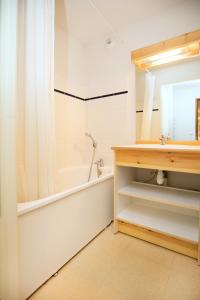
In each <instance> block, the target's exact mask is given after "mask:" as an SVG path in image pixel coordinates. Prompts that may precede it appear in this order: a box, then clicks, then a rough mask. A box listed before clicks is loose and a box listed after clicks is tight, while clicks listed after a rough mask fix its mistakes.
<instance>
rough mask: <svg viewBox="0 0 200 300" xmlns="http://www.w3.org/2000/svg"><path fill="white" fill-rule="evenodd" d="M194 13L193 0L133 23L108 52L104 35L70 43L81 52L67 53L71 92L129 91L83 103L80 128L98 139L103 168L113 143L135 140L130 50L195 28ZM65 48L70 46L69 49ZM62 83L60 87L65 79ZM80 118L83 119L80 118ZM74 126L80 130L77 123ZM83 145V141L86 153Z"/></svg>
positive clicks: (196, 8) (197, 5)
mask: <svg viewBox="0 0 200 300" xmlns="http://www.w3.org/2000/svg"><path fill="white" fill-rule="evenodd" d="M199 10H200V1H198V0H191V1H185V3H184V5H183V3H182V4H181V5H176V6H175V5H173V6H171V7H169V8H168V10H166V11H163V12H162V13H161V14H159V15H151V16H149V18H148V19H146V20H145V21H142V22H138V23H137V24H135V26H133V27H131V28H130V29H129V30H127V31H123V32H122V31H121V32H114V34H113V36H114V37H115V43H114V46H113V48H110V49H108V48H106V45H105V40H106V37H105V39H103V38H102V36H101V38H99V40H98V41H97V42H95V43H89V44H87V45H85V46H84V47H83V48H82V47H80V46H78V44H77V43H74V47H75V48H77V49H78V48H79V49H81V51H82V53H83V55H81V51H75V48H74V50H73V51H72V49H73V47H71V54H70V53H69V52H68V58H69V61H68V65H67V68H68V70H69V73H70V74H69V75H70V78H69V79H68V86H67V90H69V91H71V92H73V93H75V90H76V91H79V87H80V92H82V91H83V92H84V93H85V96H86V97H93V96H98V95H102V94H107V93H114V92H118V91H123V90H128V91H129V94H128V95H120V96H115V97H109V98H103V99H98V100H92V101H88V102H86V103H84V109H85V126H86V127H85V129H86V131H88V132H91V133H92V134H93V135H94V137H95V138H96V139H97V142H98V153H97V156H98V157H102V158H103V159H104V160H105V162H106V164H111V163H112V159H113V156H112V151H111V150H110V147H111V146H112V145H115V144H127V143H133V142H134V140H135V124H136V116H135V108H134V104H135V95H134V94H135V88H134V85H135V80H134V79H132V84H131V86H130V76H129V75H130V52H131V51H132V50H134V49H137V48H140V47H144V46H147V45H150V44H153V43H157V42H159V41H162V40H165V39H168V38H172V37H174V36H177V35H180V34H183V33H185V32H190V31H193V30H195V29H197V28H199V13H198V12H199ZM59 22H60V20H59ZM77 22H78V21H77ZM102 22H103V19H102ZM79 25H80V24H79ZM104 25H105V24H104ZM111 37H112V34H111ZM69 49H70V47H68V51H69ZM73 57H74V58H73ZM76 57H82V61H84V64H82V63H81V59H80V60H79V62H80V63H78V64H76ZM70 64H71V67H70ZM74 66H75V67H74ZM81 68H83V69H84V74H82V75H80V73H79V72H78V70H79V71H80V69H81ZM75 70H76V71H75ZM76 78H77V79H78V80H76ZM84 79H85V81H84ZM61 81H62V80H61V79H60V82H61ZM63 82H64V83H63V84H64V86H65V80H64V81H63ZM59 84H60V83H59ZM59 84H58V85H59ZM76 84H77V85H78V87H77V86H76ZM131 87H132V91H131V93H130V90H131ZM65 90H66V89H65ZM74 108H75V106H74ZM70 109H71V112H72V114H74V116H75V115H76V112H75V110H73V108H72V107H71V108H70ZM63 114H64V112H63ZM83 114H84V113H83ZM80 119H81V120H83V119H84V117H83V118H80ZM158 119H159V116H156V118H155V122H154V126H155V127H156V124H157V122H158ZM74 124H75V122H74ZM76 126H78V127H79V128H83V124H82V125H81V124H80V122H79V123H77V124H76ZM60 127H61V126H60ZM77 132H78V130H77ZM63 134H64V133H63ZM63 138H64V137H63ZM67 142H69V143H71V141H70V140H68V141H67ZM87 146H88V144H87V142H86V152H87V150H88V148H87ZM90 150H91V148H90ZM79 158H80V156H79ZM65 164H66V163H65Z"/></svg>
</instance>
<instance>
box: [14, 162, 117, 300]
mask: <svg viewBox="0 0 200 300" xmlns="http://www.w3.org/2000/svg"><path fill="white" fill-rule="evenodd" d="M95 173H96V172H95V169H94V170H93V172H92V179H91V180H90V182H86V180H87V176H88V168H87V167H79V168H68V169H63V170H60V171H59V173H58V174H57V179H56V185H57V191H59V192H56V193H55V195H52V196H49V197H47V198H44V199H40V200H35V201H32V202H26V203H20V204H18V221H19V268H20V295H21V296H20V299H26V298H27V297H28V296H30V295H31V294H32V293H33V292H34V291H35V290H36V289H37V288H38V287H40V286H41V285H42V284H43V283H44V282H45V281H46V280H47V279H48V278H50V277H51V276H52V275H53V274H54V273H56V272H57V270H59V269H60V268H61V267H62V266H63V265H64V264H65V263H66V262H67V261H69V260H70V259H71V258H72V257H73V256H74V255H75V254H76V253H77V252H79V251H80V250H81V249H82V248H83V247H84V246H85V245H86V244H87V243H89V242H90V241H91V240H92V239H93V238H94V237H95V236H96V235H97V234H98V233H99V232H101V231H102V230H103V229H104V228H105V227H106V226H107V225H109V224H110V222H111V221H112V219H113V174H112V172H111V169H109V168H103V173H102V175H101V176H100V177H99V178H96V176H95Z"/></svg>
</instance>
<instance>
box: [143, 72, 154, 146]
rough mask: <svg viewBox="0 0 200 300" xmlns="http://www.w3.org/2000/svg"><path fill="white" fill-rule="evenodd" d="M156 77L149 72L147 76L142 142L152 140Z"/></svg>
mask: <svg viewBox="0 0 200 300" xmlns="http://www.w3.org/2000/svg"><path fill="white" fill-rule="evenodd" d="M154 88H155V76H154V75H153V74H152V73H150V72H148V73H146V74H145V95H144V107H143V116H142V126H141V140H150V139H151V119H152V109H153V100H154Z"/></svg>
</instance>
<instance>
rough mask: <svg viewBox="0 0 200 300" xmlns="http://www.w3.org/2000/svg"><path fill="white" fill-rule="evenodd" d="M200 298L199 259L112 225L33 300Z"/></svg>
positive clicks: (162, 299)
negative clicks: (157, 244)
mask: <svg viewBox="0 0 200 300" xmlns="http://www.w3.org/2000/svg"><path fill="white" fill-rule="evenodd" d="M179 299H180V300H200V267H199V266H197V262H196V260H194V259H191V258H188V257H185V256H183V255H181V254H177V253H175V252H173V251H170V250H167V249H164V248H161V247H159V246H156V245H153V244H150V243H147V242H145V241H142V240H139V239H136V238H133V237H130V236H128V235H124V234H121V233H117V234H113V229H112V225H111V226H109V227H108V228H107V229H106V230H104V231H103V232H102V233H101V234H100V235H99V236H97V237H96V238H95V239H94V240H93V241H92V242H91V243H90V244H89V245H87V246H86V247H85V248H84V249H83V250H82V251H81V252H80V253H78V254H77V255H76V256H75V257H74V258H73V259H72V260H71V261H70V262H68V263H67V264H66V265H65V266H64V267H63V268H62V269H61V270H60V271H59V274H58V276H57V277H52V278H51V279H50V280H49V281H48V282H47V283H46V284H44V285H43V286H42V287H41V288H40V289H39V290H38V291H36V293H35V294H34V295H33V296H32V297H30V300H179Z"/></svg>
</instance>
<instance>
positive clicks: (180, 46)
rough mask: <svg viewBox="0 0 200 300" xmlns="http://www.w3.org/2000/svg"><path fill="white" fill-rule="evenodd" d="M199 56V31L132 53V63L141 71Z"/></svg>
mask: <svg viewBox="0 0 200 300" xmlns="http://www.w3.org/2000/svg"><path fill="white" fill-rule="evenodd" d="M199 55H200V30H196V31H193V32H190V33H186V34H183V35H181V36H178V37H176V38H173V39H170V40H166V41H163V42H161V43H158V44H154V45H151V46H148V47H145V48H142V49H138V50H135V51H132V53H131V56H132V62H133V63H134V64H135V65H136V66H137V67H138V68H139V69H141V70H145V69H149V68H152V67H155V66H159V65H163V64H167V63H170V62H174V61H178V60H182V59H186V58H191V57H195V56H199Z"/></svg>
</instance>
